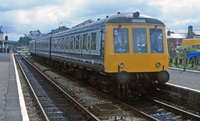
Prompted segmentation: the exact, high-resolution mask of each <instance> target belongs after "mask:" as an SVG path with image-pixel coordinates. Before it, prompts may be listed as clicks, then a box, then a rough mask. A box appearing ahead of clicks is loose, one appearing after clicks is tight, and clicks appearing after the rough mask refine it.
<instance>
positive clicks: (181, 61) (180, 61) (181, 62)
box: [179, 57, 183, 65]
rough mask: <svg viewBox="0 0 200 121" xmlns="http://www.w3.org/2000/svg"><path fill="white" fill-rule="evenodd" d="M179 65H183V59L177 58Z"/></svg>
mask: <svg viewBox="0 0 200 121" xmlns="http://www.w3.org/2000/svg"><path fill="white" fill-rule="evenodd" d="M179 64H181V65H182V64H183V58H182V57H180V58H179Z"/></svg>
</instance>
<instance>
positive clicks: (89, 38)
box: [87, 33, 91, 55]
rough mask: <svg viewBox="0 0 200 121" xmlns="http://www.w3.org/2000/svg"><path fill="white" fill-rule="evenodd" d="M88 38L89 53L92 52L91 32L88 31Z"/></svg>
mask: <svg viewBox="0 0 200 121" xmlns="http://www.w3.org/2000/svg"><path fill="white" fill-rule="evenodd" d="M87 38H88V39H87V40H88V52H87V54H89V55H90V54H91V33H88V36H87Z"/></svg>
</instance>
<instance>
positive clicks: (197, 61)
mask: <svg viewBox="0 0 200 121" xmlns="http://www.w3.org/2000/svg"><path fill="white" fill-rule="evenodd" d="M198 65H199V57H197V60H196V66H198Z"/></svg>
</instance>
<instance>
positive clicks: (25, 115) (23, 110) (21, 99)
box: [12, 53, 29, 121]
mask: <svg viewBox="0 0 200 121" xmlns="http://www.w3.org/2000/svg"><path fill="white" fill-rule="evenodd" d="M12 57H13V63H14V68H15V75H16V81H17V89H18V94H19V102H20V108H21V114H22V119H23V121H29V117H28V113H27V110H26V105H25V101H24V96H23V93H22V88H21V83H20V79H19V75H18V70H17V66H16V63H15V58H14V55H13V53H12Z"/></svg>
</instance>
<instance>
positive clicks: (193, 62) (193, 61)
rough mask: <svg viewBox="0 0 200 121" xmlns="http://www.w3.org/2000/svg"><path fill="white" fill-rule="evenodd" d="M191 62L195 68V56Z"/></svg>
mask: <svg viewBox="0 0 200 121" xmlns="http://www.w3.org/2000/svg"><path fill="white" fill-rule="evenodd" d="M191 64H192V66H191V68H194V64H195V59H194V57H193V58H192V60H191Z"/></svg>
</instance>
